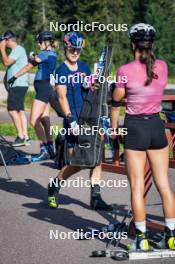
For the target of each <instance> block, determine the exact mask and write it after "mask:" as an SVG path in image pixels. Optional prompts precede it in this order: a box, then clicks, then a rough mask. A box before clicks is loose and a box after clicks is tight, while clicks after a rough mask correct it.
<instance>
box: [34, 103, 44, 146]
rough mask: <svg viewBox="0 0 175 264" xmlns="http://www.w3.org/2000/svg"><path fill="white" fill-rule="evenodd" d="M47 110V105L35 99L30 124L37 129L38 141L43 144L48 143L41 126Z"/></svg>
mask: <svg viewBox="0 0 175 264" xmlns="http://www.w3.org/2000/svg"><path fill="white" fill-rule="evenodd" d="M45 108H46V103H44V102H41V101H39V100H36V99H34V100H33V105H32V110H31V115H30V124H31V126H32V127H33V128H34V129H35V131H36V134H37V137H38V139H39V140H40V141H43V142H45V141H46V138H45V133H44V130H43V127H42V126H41V124H40V119H41V116H42V114H43V113H44V110H45Z"/></svg>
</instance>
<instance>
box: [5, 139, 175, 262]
mask: <svg viewBox="0 0 175 264" xmlns="http://www.w3.org/2000/svg"><path fill="white" fill-rule="evenodd" d="M22 150H23V151H24V152H27V153H37V152H38V150H39V145H38V143H36V142H32V145H31V146H30V147H24V148H22ZM8 168H9V172H10V174H11V176H12V177H13V180H12V181H11V182H8V181H7V180H6V178H5V174H4V171H3V168H2V167H0V264H51V263H59V264H70V263H71V264H105V263H108V264H112V263H115V261H114V260H112V259H109V258H98V259H93V258H90V257H89V256H90V254H91V251H92V250H95V249H103V248H104V247H105V241H104V240H98V239H92V240H85V241H84V240H83V241H78V240H74V239H73V238H71V239H50V237H49V234H50V230H53V232H54V233H56V232H59V234H60V232H66V234H67V232H76V231H77V230H78V229H83V230H84V231H87V230H89V229H91V228H97V229H98V228H100V227H102V226H104V225H106V224H107V223H108V222H112V221H113V220H114V216H112V215H111V213H109V212H96V211H92V210H90V208H89V191H90V190H89V188H87V187H83V188H76V187H70V188H68V187H67V188H62V190H61V194H60V196H59V204H60V205H59V208H58V209H56V210H51V209H49V208H48V206H47V189H46V186H47V184H48V181H49V178H50V177H54V176H55V175H56V174H57V170H56V169H54V168H53V163H52V161H47V162H43V163H41V164H30V165H25V166H24V165H22V166H10V167H8ZM169 174H170V180H171V186H172V188H173V191H174V193H175V173H174V170H170V171H169ZM77 177H83V178H84V179H88V170H85V171H82V172H80V173H78V174H76V175H75V176H73V178H72V179H77ZM102 177H103V179H104V180H107V179H111V180H117V181H119V180H123V179H125V180H126V177H125V176H121V175H117V174H112V173H108V172H103V174H102ZM118 183H119V182H118ZM102 196H103V198H104V199H105V200H106V201H107V202H109V203H116V204H117V205H118V210H117V219H119V220H120V219H121V217H122V215H124V214H125V213H126V211H127V206H128V205H129V203H130V192H129V186H127V187H125V188H119V187H115V188H107V187H105V188H102ZM147 203H148V204H154V206H152V207H148V208H147V213H148V218H149V219H152V220H155V221H157V222H159V223H163V217H162V210H161V205H160V198H159V195H158V193H157V191H156V190H155V188H154V187H153V188H152V189H151V191H150V193H149V198H148V201H147ZM149 231H151V235H152V234H153V232H152V230H149ZM154 235H156V236H157V235H159V232H157V233H155V234H154ZM127 242H128V241H126V240H122V244H126V243H127ZM150 262H151V263H153V264H165V263H169V264H173V263H174V259H157V260H151V261H150V260H149V261H148V260H147V261H146V260H144V261H135V262H134V261H131V263H138V264H148V263H150ZM124 263H129V262H128V261H126V262H124Z"/></svg>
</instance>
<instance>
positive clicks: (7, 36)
mask: <svg viewBox="0 0 175 264" xmlns="http://www.w3.org/2000/svg"><path fill="white" fill-rule="evenodd" d="M10 38H16V35H15V34H14V33H13V32H12V31H11V30H8V31H6V32H4V34H2V37H1V39H2V40H4V39H10Z"/></svg>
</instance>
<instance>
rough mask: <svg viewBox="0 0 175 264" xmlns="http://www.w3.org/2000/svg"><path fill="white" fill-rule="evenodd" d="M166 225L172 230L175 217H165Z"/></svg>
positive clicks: (174, 225)
mask: <svg viewBox="0 0 175 264" xmlns="http://www.w3.org/2000/svg"><path fill="white" fill-rule="evenodd" d="M165 226H167V227H168V228H169V229H170V230H174V229H175V218H165Z"/></svg>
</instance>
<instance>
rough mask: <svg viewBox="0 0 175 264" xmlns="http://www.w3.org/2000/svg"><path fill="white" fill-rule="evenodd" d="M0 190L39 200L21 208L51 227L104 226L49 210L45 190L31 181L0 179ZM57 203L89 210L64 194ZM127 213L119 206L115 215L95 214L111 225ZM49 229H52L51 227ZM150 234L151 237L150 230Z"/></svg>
mask: <svg viewBox="0 0 175 264" xmlns="http://www.w3.org/2000/svg"><path fill="white" fill-rule="evenodd" d="M0 189H1V190H3V191H6V192H10V193H14V194H17V195H22V196H25V197H29V198H34V199H38V200H40V202H39V203H37V202H36V203H25V204H22V206H23V207H26V208H30V209H34V211H32V212H28V215H29V216H30V217H34V218H36V219H38V220H40V221H46V222H49V223H50V224H52V225H59V226H62V227H65V228H68V229H71V230H72V231H77V229H83V231H84V232H86V231H90V230H92V229H100V228H101V227H103V226H104V224H102V223H99V222H97V221H94V220H91V219H86V218H83V217H81V216H79V215H76V214H75V213H74V212H73V211H72V210H70V209H65V208H59V209H56V210H52V209H50V208H49V207H48V205H47V189H46V188H44V187H43V186H42V185H40V184H39V183H37V182H35V181H33V180H31V179H24V182H18V181H12V182H9V181H8V180H6V179H0ZM58 203H59V205H70V204H72V205H78V206H81V207H83V208H85V209H87V210H90V207H89V206H88V205H87V204H86V203H84V202H82V201H80V200H78V199H75V198H72V197H69V196H68V195H64V194H59V200H58ZM127 212H128V208H127V205H119V206H117V209H116V211H115V213H110V212H105V211H98V212H97V213H98V214H100V215H101V216H102V217H104V218H105V219H106V220H107V221H108V222H109V223H112V222H114V219H115V214H116V218H117V217H123V216H125V215H126V214H127ZM86 214H87V213H86ZM89 215H90V214H89ZM148 217H149V219H152V220H156V221H162V220H163V218H162V217H159V216H156V215H152V214H149V215H148ZM51 229H53V227H52V228H51ZM57 229H58V227H57ZM151 233H152V235H153V231H152V230H151ZM159 233H160V232H154V237H155V238H156V237H159ZM97 239H98V238H97ZM103 242H106V240H103Z"/></svg>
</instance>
